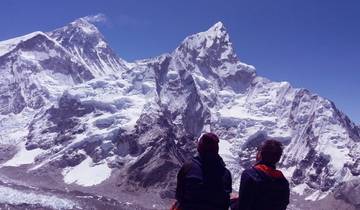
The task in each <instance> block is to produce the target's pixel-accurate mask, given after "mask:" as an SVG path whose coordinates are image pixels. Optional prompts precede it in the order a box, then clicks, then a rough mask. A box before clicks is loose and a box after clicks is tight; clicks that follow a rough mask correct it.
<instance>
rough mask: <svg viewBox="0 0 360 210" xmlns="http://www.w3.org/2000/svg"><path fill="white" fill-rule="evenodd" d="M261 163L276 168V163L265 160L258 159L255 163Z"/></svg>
mask: <svg viewBox="0 0 360 210" xmlns="http://www.w3.org/2000/svg"><path fill="white" fill-rule="evenodd" d="M259 164H263V165H266V166H268V167H270V168H273V169H276V165H275V164H271V163H268V162H265V161H263V160H260V161H257V162H256V164H255V165H259Z"/></svg>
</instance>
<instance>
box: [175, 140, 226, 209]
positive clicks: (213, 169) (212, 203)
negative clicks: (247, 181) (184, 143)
mask: <svg viewBox="0 0 360 210" xmlns="http://www.w3.org/2000/svg"><path fill="white" fill-rule="evenodd" d="M206 135H207V134H204V135H203V136H202V138H203V139H204V138H205V141H204V142H201V141H202V139H200V142H199V145H198V151H199V156H197V157H194V158H193V159H192V160H191V161H190V162H188V163H186V164H184V165H183V167H182V168H181V169H180V171H179V173H178V177H177V188H176V199H177V201H178V209H181V210H195V209H196V210H227V209H228V208H229V204H230V193H231V191H232V186H231V184H232V181H231V174H230V172H229V170H227V169H226V167H225V163H224V162H223V160H222V159H221V157H220V156H219V155H218V154H217V153H218V149H216V147H215V148H214V150H213V153H212V154H211V155H207V154H204V153H206V152H204V151H205V150H208V148H207V146H203V145H202V144H203V143H205V142H206V141H209V140H208V139H207V140H206V137H209V136H206ZM208 135H210V134H208ZM211 135H214V134H211ZM215 137H216V136H215ZM216 138H217V137H216ZM215 142H216V141H215ZM217 142H218V141H217ZM217 142H216V145H217ZM210 150H211V149H210Z"/></svg>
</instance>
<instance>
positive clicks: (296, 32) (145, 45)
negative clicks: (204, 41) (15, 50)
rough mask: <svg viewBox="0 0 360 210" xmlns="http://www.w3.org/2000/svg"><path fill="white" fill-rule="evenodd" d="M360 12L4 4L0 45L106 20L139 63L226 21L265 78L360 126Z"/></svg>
mask: <svg viewBox="0 0 360 210" xmlns="http://www.w3.org/2000/svg"><path fill="white" fill-rule="evenodd" d="M359 11H360V1H358V0H343V1H340V0H337V1H335V0H276V1H270V0H234V1H231V0H227V1H212V0H198V1H196V0H192V1H190V0H181V1H175V0H152V1H150V0H143V1H138V0H108V1H106V0H102V1H100V0H99V1H92V0H87V1H85V0H62V1H45V0H36V1H25V0H24V1H15V0H2V1H1V6H0V28H1V31H0V40H5V39H8V38H12V37H15V36H20V35H23V34H26V33H30V32H32V31H36V30H40V31H51V30H53V29H55V28H57V27H60V26H63V25H65V24H67V23H69V22H71V21H72V20H74V19H76V18H78V17H82V16H87V15H94V14H98V13H103V14H104V15H105V16H106V17H107V21H106V22H105V23H101V24H98V27H99V28H100V30H101V31H102V33H103V34H104V36H105V38H106V39H107V40H108V42H109V43H110V44H111V46H112V48H113V49H114V50H115V51H116V52H117V53H118V54H119V55H120V57H122V58H124V59H126V60H128V61H131V60H134V59H140V58H147V57H153V56H157V55H159V54H161V53H165V52H170V51H172V50H173V49H174V48H176V47H177V45H178V44H179V43H180V42H181V41H182V40H183V39H184V38H185V37H186V36H188V35H190V34H193V33H197V32H200V31H204V30H206V29H207V28H209V27H210V26H211V25H213V24H214V23H216V22H217V21H222V22H223V23H224V24H225V27H226V28H227V29H228V32H229V34H230V38H231V40H232V42H233V44H234V47H235V50H236V52H237V54H238V55H239V57H240V58H241V60H242V61H244V62H246V63H249V64H252V65H254V66H255V67H256V68H257V72H258V74H259V75H261V76H265V77H268V78H269V79H271V80H275V81H289V82H290V83H291V84H292V85H293V86H294V87H305V88H308V89H310V90H311V91H313V92H315V93H318V94H320V95H321V96H324V97H326V98H329V99H330V100H332V101H334V102H335V104H336V105H337V106H338V107H339V108H340V109H341V110H342V111H344V112H345V113H346V114H348V115H349V116H350V118H351V119H352V120H353V121H355V122H356V123H358V124H359V123H360V108H359V107H360V94H359V93H360V12H359Z"/></svg>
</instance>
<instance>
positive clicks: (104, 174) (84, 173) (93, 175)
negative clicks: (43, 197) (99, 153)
mask: <svg viewBox="0 0 360 210" xmlns="http://www.w3.org/2000/svg"><path fill="white" fill-rule="evenodd" d="M62 175H63V176H64V182H65V183H66V184H73V183H74V184H78V185H82V186H85V187H89V186H93V185H97V184H100V183H101V182H103V181H104V180H106V179H107V178H109V177H110V175H111V169H110V168H109V167H108V166H107V164H106V162H104V163H101V164H97V165H94V163H93V161H92V159H91V158H90V157H87V158H86V159H85V160H83V161H82V162H81V163H80V164H79V165H77V166H75V167H67V168H65V169H64V170H63V171H62Z"/></svg>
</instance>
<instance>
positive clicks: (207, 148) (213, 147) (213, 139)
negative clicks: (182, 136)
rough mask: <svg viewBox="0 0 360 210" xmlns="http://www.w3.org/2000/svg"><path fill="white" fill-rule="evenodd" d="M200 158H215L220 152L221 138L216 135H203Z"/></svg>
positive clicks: (199, 150)
mask: <svg viewBox="0 0 360 210" xmlns="http://www.w3.org/2000/svg"><path fill="white" fill-rule="evenodd" d="M197 150H198V152H199V154H200V156H214V155H217V154H218V152H219V137H218V136H217V135H216V134H214V133H205V134H203V135H202V136H201V137H200V139H199V142H198V146H197Z"/></svg>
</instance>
